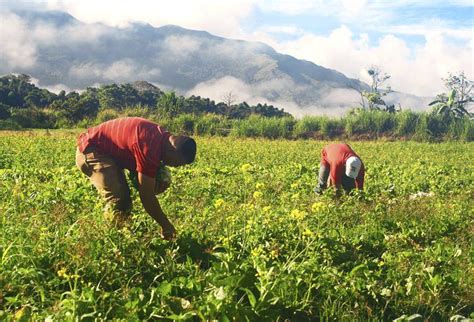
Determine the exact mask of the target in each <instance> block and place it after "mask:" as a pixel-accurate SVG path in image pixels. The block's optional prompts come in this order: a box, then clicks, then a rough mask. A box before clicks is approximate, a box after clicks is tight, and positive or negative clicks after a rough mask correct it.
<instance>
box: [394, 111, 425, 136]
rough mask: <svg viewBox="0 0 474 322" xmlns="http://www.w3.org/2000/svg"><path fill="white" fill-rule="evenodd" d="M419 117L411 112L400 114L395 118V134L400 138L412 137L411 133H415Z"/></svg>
mask: <svg viewBox="0 0 474 322" xmlns="http://www.w3.org/2000/svg"><path fill="white" fill-rule="evenodd" d="M419 117H420V114H419V113H415V112H411V111H402V112H400V113H399V114H398V115H397V117H396V120H397V127H396V130H395V133H396V134H397V135H398V136H400V137H408V136H411V135H413V133H415V130H416V126H417V123H418V119H419Z"/></svg>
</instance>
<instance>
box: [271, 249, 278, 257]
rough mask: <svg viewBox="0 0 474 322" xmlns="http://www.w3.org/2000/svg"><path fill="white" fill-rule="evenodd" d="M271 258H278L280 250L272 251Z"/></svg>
mask: <svg viewBox="0 0 474 322" xmlns="http://www.w3.org/2000/svg"><path fill="white" fill-rule="evenodd" d="M270 257H271V258H277V257H278V250H276V249H272V250H271V252H270Z"/></svg>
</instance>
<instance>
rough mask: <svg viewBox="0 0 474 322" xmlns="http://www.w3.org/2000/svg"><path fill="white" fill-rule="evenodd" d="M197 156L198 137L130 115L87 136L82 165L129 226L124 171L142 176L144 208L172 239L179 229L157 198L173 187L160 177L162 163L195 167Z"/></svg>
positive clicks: (80, 147) (79, 156) (80, 146)
mask: <svg viewBox="0 0 474 322" xmlns="http://www.w3.org/2000/svg"><path fill="white" fill-rule="evenodd" d="M195 156H196V142H195V141H194V140H193V139H192V138H190V137H187V136H175V135H171V134H170V133H168V132H167V131H166V130H164V129H163V128H162V127H160V126H159V125H158V124H156V123H153V122H151V121H148V120H146V119H143V118H139V117H125V118H118V119H115V120H111V121H107V122H105V123H102V124H100V125H98V126H96V127H93V128H90V129H88V130H87V131H86V132H85V133H82V134H81V135H80V136H79V138H78V140H77V151H76V165H77V167H78V168H79V169H80V170H81V171H82V172H83V173H84V174H86V175H87V176H88V177H89V178H90V180H91V182H92V183H93V184H94V186H95V187H96V188H97V190H99V192H100V194H101V195H102V196H103V198H104V199H105V201H106V203H107V207H108V208H109V209H110V212H111V213H112V214H113V216H114V221H115V222H116V223H117V224H123V222H124V221H125V220H127V218H128V216H129V214H130V212H131V209H132V200H131V197H130V189H129V187H128V184H127V180H126V179H125V174H124V169H128V170H130V171H132V172H137V173H138V192H139V195H140V199H141V201H142V204H143V207H144V208H145V210H146V211H147V213H148V214H149V215H150V216H151V217H152V218H153V219H154V220H155V221H156V222H158V223H159V224H160V225H161V228H162V229H161V232H162V236H163V238H165V239H172V238H173V237H174V235H175V228H174V226H173V225H172V224H171V222H170V221H169V220H168V218H167V217H166V215H165V214H164V213H163V210H162V209H161V207H160V204H159V202H158V200H157V199H156V196H155V193H159V192H162V191H164V190H165V189H166V188H167V186H166V185H163V184H162V183H160V182H157V180H156V177H157V173H158V172H159V171H158V170H159V168H160V165H161V166H162V164H164V165H167V166H172V167H177V166H181V165H185V164H190V163H192V162H193V161H194V159H195Z"/></svg>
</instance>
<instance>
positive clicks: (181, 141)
mask: <svg viewBox="0 0 474 322" xmlns="http://www.w3.org/2000/svg"><path fill="white" fill-rule="evenodd" d="M166 143H167V144H165V147H164V150H163V162H164V164H165V165H169V166H171V167H178V166H181V165H185V164H190V163H193V162H194V159H195V158H196V141H194V140H193V139H192V138H190V137H189V136H185V135H170V136H169V139H168V142H166Z"/></svg>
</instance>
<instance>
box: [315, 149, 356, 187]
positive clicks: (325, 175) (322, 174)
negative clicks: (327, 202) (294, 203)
mask: <svg viewBox="0 0 474 322" xmlns="http://www.w3.org/2000/svg"><path fill="white" fill-rule="evenodd" d="M364 175H365V170H364V164H363V163H362V161H361V159H360V158H359V156H358V155H357V154H356V153H355V152H354V151H353V150H352V149H351V147H350V146H349V145H347V144H345V143H332V144H329V145H327V146H326V147H324V148H323V150H322V151H321V164H320V167H319V178H318V185H317V186H316V188H315V189H314V190H315V192H316V193H318V194H321V193H322V192H323V191H324V190H325V189H326V188H327V187H328V186H334V187H335V188H336V191H337V192H338V193H339V191H340V188H341V187H342V188H343V189H344V190H345V191H346V192H350V191H351V190H352V189H355V188H357V189H362V188H363V187H364Z"/></svg>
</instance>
